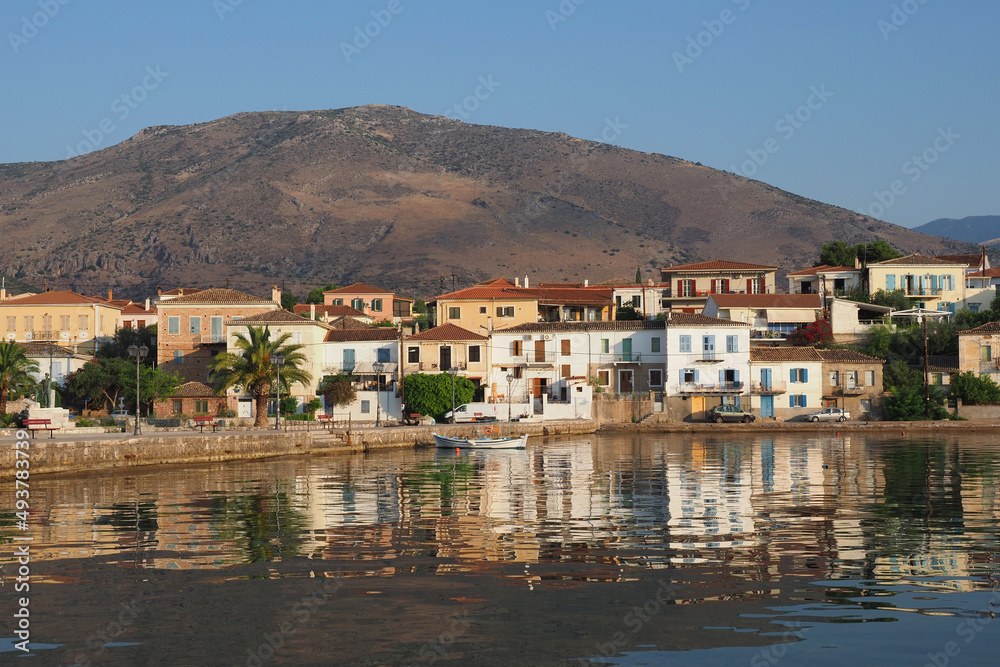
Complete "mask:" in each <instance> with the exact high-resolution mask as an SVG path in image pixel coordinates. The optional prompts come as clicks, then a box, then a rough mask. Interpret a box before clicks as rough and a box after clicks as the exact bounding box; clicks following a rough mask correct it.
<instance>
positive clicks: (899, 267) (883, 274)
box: [868, 254, 968, 312]
mask: <svg viewBox="0 0 1000 667" xmlns="http://www.w3.org/2000/svg"><path fill="white" fill-rule="evenodd" d="M967 268H968V264H963V263H961V262H955V261H952V260H946V259H938V258H936V257H927V256H925V255H919V254H913V255H907V256H906V257H899V258H897V259H887V260H885V261H884V262H877V263H875V264H869V265H868V285H869V289H870V290H871V291H872V292H876V291H878V290H885V291H887V292H892V291H894V290H900V291H902V292H903V294H905V295H906V296H908V297H910V298H911V299H916V300H917V301H918V302H919V305H920V306H921V307H922V308H930V309H931V310H949V311H951V312H955V310H957V309H961V308H963V307H964V301H965V298H966V289H965V270H966V269H967Z"/></svg>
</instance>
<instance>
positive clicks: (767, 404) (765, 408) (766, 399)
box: [760, 396, 774, 417]
mask: <svg viewBox="0 0 1000 667" xmlns="http://www.w3.org/2000/svg"><path fill="white" fill-rule="evenodd" d="M760 416H761V417H773V416H774V396H761V397H760Z"/></svg>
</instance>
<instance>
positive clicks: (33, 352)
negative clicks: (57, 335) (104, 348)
mask: <svg viewBox="0 0 1000 667" xmlns="http://www.w3.org/2000/svg"><path fill="white" fill-rule="evenodd" d="M18 345H20V346H21V347H23V348H24V353H25V354H26V355H27V356H29V357H48V356H52V357H67V356H74V355H76V353H75V352H73V350H71V349H70V348H68V347H63V346H62V345H56V344H55V343H52V342H49V341H43V340H37V341H31V342H28V343H18ZM81 356H85V355H81Z"/></svg>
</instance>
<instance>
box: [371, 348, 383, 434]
mask: <svg viewBox="0 0 1000 667" xmlns="http://www.w3.org/2000/svg"><path fill="white" fill-rule="evenodd" d="M384 368H385V364H383V363H382V362H380V361H376V362H375V363H374V364H372V369H373V370H374V371H375V426H381V425H382V421H381V418H380V416H381V404H382V370H383V369H384Z"/></svg>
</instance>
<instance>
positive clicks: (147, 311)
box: [118, 299, 157, 329]
mask: <svg viewBox="0 0 1000 667" xmlns="http://www.w3.org/2000/svg"><path fill="white" fill-rule="evenodd" d="M156 322H157V320H156V308H155V307H153V306H152V305H151V304H150V303H149V299H146V303H145V304H141V303H129V304H128V305H127V306H125V307H124V308H122V312H121V315H120V316H119V318H118V324H119V326H120V327H121V328H122V329H145V328H146V327H151V326H153V325H154V324H156Z"/></svg>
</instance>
